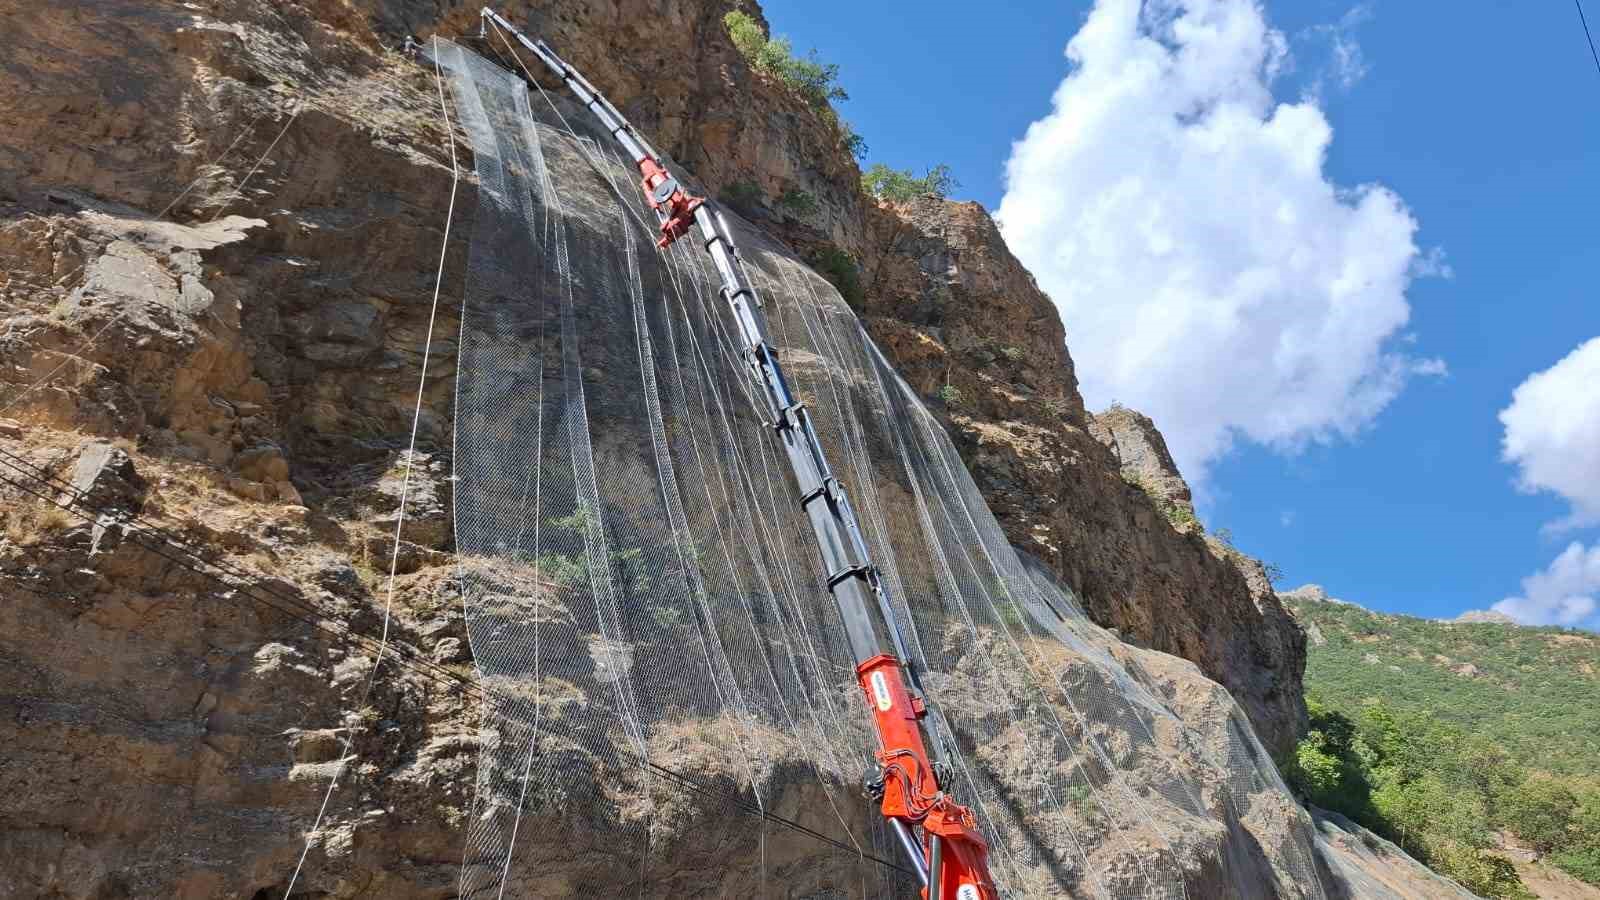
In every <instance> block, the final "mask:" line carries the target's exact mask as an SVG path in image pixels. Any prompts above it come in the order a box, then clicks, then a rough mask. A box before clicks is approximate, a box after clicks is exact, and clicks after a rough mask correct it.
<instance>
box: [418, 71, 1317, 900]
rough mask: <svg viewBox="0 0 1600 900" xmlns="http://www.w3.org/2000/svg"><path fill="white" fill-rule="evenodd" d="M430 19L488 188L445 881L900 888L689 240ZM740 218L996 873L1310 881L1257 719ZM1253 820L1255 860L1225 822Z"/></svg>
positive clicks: (787, 484)
mask: <svg viewBox="0 0 1600 900" xmlns="http://www.w3.org/2000/svg"><path fill="white" fill-rule="evenodd" d="M438 46H439V48H440V49H439V51H438V55H439V58H440V62H441V64H442V65H443V67H444V68H445V69H446V71H447V73H448V77H449V84H450V91H451V97H452V100H453V106H454V109H455V112H456V116H457V118H458V120H459V122H460V123H461V127H462V129H463V130H464V132H465V134H466V137H467V141H468V143H469V144H470V146H471V149H472V151H473V156H474V167H475V171H476V177H477V184H478V194H479V196H478V202H477V206H476V211H475V213H474V214H473V216H474V218H473V227H472V238H471V248H470V261H469V266H468V276H467V282H466V284H465V286H464V288H463V312H462V326H461V328H462V331H461V338H460V351H459V352H460V366H459V377H458V385H457V399H456V413H455V441H456V445H455V468H456V481H457V483H456V489H455V504H456V542H457V549H458V553H459V556H460V564H459V572H460V589H461V592H462V602H463V608H464V610H465V616H466V622H467V628H468V635H469V638H470V641H471V647H472V651H473V656H474V659H475V661H476V665H477V667H478V670H479V673H480V676H481V679H482V682H483V686H484V688H485V690H486V693H487V695H488V698H489V699H488V700H487V701H486V704H485V709H484V711H483V712H484V726H483V730H482V734H481V742H482V746H481V758H480V766H479V773H478V784H477V792H476V798H475V800H474V804H473V808H472V811H471V815H470V818H469V820H468V822H467V823H466V825H465V826H464V828H465V831H466V850H465V856H464V859H463V865H462V869H461V883H460V885H459V892H460V896H462V897H486V896H496V897H499V896H516V897H534V896H549V895H568V894H572V893H579V894H582V895H586V896H645V895H648V896H657V895H661V896H664V895H669V894H679V893H694V894H697V895H716V896H758V895H762V894H764V893H767V892H768V891H769V890H770V891H772V892H774V893H778V892H780V891H779V890H778V889H777V888H776V887H774V886H775V885H780V884H781V885H782V892H785V895H787V896H796V897H808V896H816V897H823V896H829V897H832V896H851V897H855V896H863V897H878V896H882V897H906V896H911V895H912V894H913V893H914V892H915V882H914V881H913V880H912V879H911V878H910V875H909V873H908V872H906V871H905V870H904V868H903V867H904V865H905V863H904V862H903V860H902V859H901V857H900V855H899V850H898V847H897V846H896V844H895V842H894V838H893V837H892V835H891V834H889V833H888V832H887V830H886V829H885V827H884V825H883V824H882V822H881V819H880V818H879V816H878V815H877V813H876V810H875V808H874V804H873V803H872V801H870V800H869V799H868V798H867V797H866V796H865V795H864V793H863V791H862V790H861V788H860V783H861V778H862V775H863V774H864V773H865V772H866V770H867V768H868V766H869V763H870V760H871V757H872V751H873V749H874V738H873V734H872V731H871V728H870V723H869V721H868V719H867V716H866V712H865V706H864V704H863V703H862V702H861V700H860V697H859V696H858V688H857V686H856V680H855V674H854V662H853V659H852V657H851V654H850V650H849V647H848V646H847V644H846V641H845V636H844V629H843V626H842V624H841V622H840V620H839V616H838V613H837V611H836V609H835V607H834V605H833V601H832V599H831V598H830V596H829V595H828V593H827V591H826V589H825V586H824V585H823V583H822V581H823V579H822V567H821V561H820V559H819V557H818V554H817V551H816V549H815V547H814V546H813V544H812V541H811V536H810V530H809V527H808V525H807V524H806V521H805V518H804V515H803V513H802V512H801V510H800V508H799V506H798V504H797V503H796V498H795V490H794V486H793V481H792V479H791V477H790V475H789V469H788V463H787V461H786V459H785V457H784V454H783V452H782V450H781V447H780V445H779V444H778V442H777V440H776V438H775V437H774V434H773V430H772V428H771V426H770V425H769V424H767V423H766V422H764V421H763V416H762V413H761V409H760V405H759V404H758V403H757V398H756V395H755V393H754V387H753V385H752V384H751V383H750V381H749V376H748V374H747V369H746V368H745V366H744V365H743V362H742V360H741V358H740V352H739V349H738V345H737V343H736V342H735V341H734V340H732V335H733V334H734V333H735V332H734V325H733V322H732V320H731V317H730V316H729V314H728V311H727V310H726V308H725V304H724V302H723V301H722V299H721V297H720V296H719V294H718V288H719V283H718V281H717V278H716V276H715V273H714V271H712V269H711V267H710V265H709V261H708V260H707V259H706V258H705V255H704V254H703V253H702V252H701V251H700V248H699V247H698V245H697V242H695V241H692V240H685V241H680V242H678V243H677V244H675V245H674V246H672V247H670V248H668V249H667V250H665V251H657V250H656V248H655V247H654V246H653V244H652V242H651V233H652V232H653V230H654V228H653V222H654V218H653V214H651V213H650V212H649V211H648V209H647V208H646V207H645V206H644V205H643V202H642V198H641V197H640V196H639V195H638V194H639V192H638V190H637V187H636V185H635V183H634V182H635V177H636V176H635V173H634V172H633V170H632V169H631V167H630V166H628V165H627V164H626V163H625V161H623V160H620V159H618V158H617V157H616V156H615V154H614V153H613V152H612V151H611V148H610V145H609V144H608V143H607V142H606V136H605V135H604V134H603V133H597V132H595V131H591V130H590V129H591V128H592V127H593V126H592V124H591V123H590V122H588V121H587V120H585V119H584V118H583V117H582V115H581V111H574V110H571V109H569V110H568V114H567V115H566V116H565V117H563V116H562V114H561V112H560V107H558V106H557V105H555V104H554V103H551V102H548V101H547V100H546V98H544V97H540V96H538V95H534V96H533V97H531V98H530V95H529V92H528V88H527V87H526V86H525V83H524V82H523V81H522V80H521V79H520V78H519V77H516V76H514V75H513V74H511V73H510V72H508V71H507V70H506V69H504V68H502V67H500V66H497V65H495V64H493V63H490V62H488V61H486V60H484V59H482V58H480V57H478V56H477V55H475V54H473V53H472V52H470V51H468V50H466V49H464V48H461V47H459V46H456V45H453V44H448V43H445V42H440V44H439V45H438ZM569 120H570V121H569ZM680 174H682V173H681V172H680ZM731 224H733V225H734V226H735V240H736V241H738V242H739V244H740V246H741V249H742V250H743V256H744V261H745V265H746V268H747V273H748V275H749V277H750V279H751V281H752V282H753V285H754V287H755V288H756V289H757V291H758V292H760V293H761V294H762V296H763V298H764V300H765V310H764V312H765V315H766V317H767V321H768V328H769V331H770V337H771V339H772V341H773V342H774V343H775V344H776V345H777V347H778V348H779V351H780V353H781V356H782V359H783V362H784V366H785V368H786V371H787V373H788V375H789V377H790V379H791V383H792V387H793V388H794V390H795V393H796V394H797V396H798V398H799V399H800V400H802V401H804V402H805V403H806V404H807V405H808V407H809V408H810V409H811V411H812V416H813V420H814V421H815V423H816V425H817V428H818V433H819V438H820V440H821V443H822V445H823V446H824V448H825V450H826V452H827V455H828V458H829V459H830V460H831V462H832V464H833V467H834V470H835V473H836V474H837V475H838V476H839V477H840V478H841V480H842V481H844V483H845V484H846V485H847V487H848V489H849V490H850V492H851V496H852V501H853V503H854V505H855V508H856V512H857V514H858V516H859V517H860V519H861V524H862V530H863V533H864V537H865V538H866V541H867V543H868V545H869V547H870V549H871V552H872V555H873V559H874V562H875V563H876V564H877V566H878V567H879V569H880V570H881V573H882V577H883V580H884V583H885V584H886V586H887V587H888V588H889V590H890V593H891V595H892V597H893V601H892V602H893V607H894V613H895V616H896V618H897V620H898V624H899V627H900V628H901V630H902V632H903V633H904V636H905V638H906V642H907V645H908V652H909V654H910V656H911V657H912V661H913V662H914V664H915V665H916V667H917V668H918V670H919V671H920V672H921V674H922V679H923V682H924V684H925V686H926V688H927V691H928V701H929V705H930V708H931V710H932V713H931V714H932V715H933V716H934V717H935V718H937V719H939V720H942V721H943V722H945V723H947V725H948V727H949V730H950V732H951V733H952V734H953V735H954V738H955V746H954V747H953V748H951V749H952V750H953V753H952V754H951V759H950V762H951V765H952V770H953V776H954V778H953V782H954V783H953V785H952V789H953V791H954V792H955V793H956V794H957V795H958V797H959V798H960V799H961V800H962V801H963V802H966V803H969V804H971V805H972V806H973V807H974V810H975V812H976V813H977V815H978V817H979V819H980V822H981V823H982V827H983V829H984V833H985V835H986V837H987V838H988V840H989V842H990V845H991V865H992V869H993V871H994V874H995V877H996V879H997V881H998V882H999V883H1000V886H1001V888H1002V891H1003V893H1005V894H1006V895H1007V896H1063V895H1065V896H1074V897H1076V896H1084V897H1105V898H1123V897H1128V898H1143V897H1151V898H1170V897H1184V896H1191V895H1192V896H1215V895H1222V894H1225V893H1226V894H1230V895H1239V896H1251V895H1254V894H1257V893H1259V894H1262V895H1272V896H1308V897H1313V896H1321V894H1320V889H1319V888H1318V887H1317V884H1318V881H1317V878H1316V876H1315V870H1314V866H1315V860H1314V857H1313V847H1312V840H1313V834H1314V832H1313V831H1312V829H1311V826H1310V823H1309V821H1308V820H1306V817H1305V816H1304V814H1303V813H1301V812H1300V811H1299V809H1298V807H1295V806H1294V804H1293V802H1292V801H1290V800H1288V795H1287V793H1286V792H1285V791H1283V789H1282V785H1281V783H1278V782H1277V781H1276V777H1277V776H1276V773H1275V771H1274V770H1273V767H1272V764H1271V762H1270V760H1269V759H1268V758H1267V757H1266V755H1265V753H1264V752H1263V751H1262V750H1261V748H1260V746H1259V744H1257V743H1256V742H1255V741H1254V738H1253V736H1252V734H1251V732H1250V731H1249V728H1248V725H1243V727H1242V728H1241V727H1239V725H1238V723H1243V721H1244V720H1243V716H1242V713H1239V712H1238V710H1237V708H1236V707H1231V708H1230V709H1229V711H1228V712H1226V713H1222V714H1221V715H1220V719H1221V720H1222V721H1228V722H1230V723H1235V724H1233V725H1231V726H1230V728H1229V729H1228V733H1227V734H1221V735H1209V736H1208V735H1202V734H1196V733H1195V732H1194V731H1193V730H1191V729H1190V728H1188V727H1187V726H1186V725H1185V723H1184V721H1182V719H1181V718H1180V716H1179V715H1178V714H1177V712H1175V706H1174V704H1173V698H1172V697H1170V696H1168V695H1167V693H1168V691H1167V687H1166V685H1165V684H1164V683H1163V681H1162V679H1161V678H1160V677H1158V676H1156V675H1152V674H1151V673H1149V672H1146V671H1144V670H1143V668H1142V667H1141V664H1140V663H1139V662H1138V660H1136V659H1133V658H1131V657H1130V656H1129V655H1128V651H1127V649H1126V648H1124V647H1123V646H1122V645H1121V644H1120V643H1118V642H1117V641H1115V640H1114V639H1112V638H1110V637H1109V636H1107V635H1106V633H1105V632H1103V631H1101V630H1100V629H1098V628H1096V627H1095V626H1093V625H1092V624H1090V623H1089V622H1088V621H1087V620H1086V619H1085V618H1084V617H1083V615H1082V612H1081V608H1080V606H1079V605H1078V603H1077V601H1076V599H1075V598H1073V597H1072V596H1071V592H1070V591H1068V590H1067V589H1065V588H1064V587H1063V586H1061V585H1059V584H1057V583H1056V582H1055V581H1054V580H1053V579H1052V578H1051V577H1049V575H1048V573H1045V572H1043V571H1042V570H1041V569H1040V568H1039V567H1037V566H1035V565H1031V564H1030V563H1029V562H1027V561H1026V560H1024V559H1022V558H1021V557H1019V555H1018V554H1017V552H1016V551H1015V550H1014V549H1013V548H1012V547H1011V546H1010V545H1009V544H1008V543H1007V541H1006V539H1005V537H1004V535H1003V533H1002V532H1001V529H1000V527H999V525H998V523H997V522H996V521H995V519H994V517H993V515H992V514H991V513H990V512H989V510H988V508H987V507H986V506H985V505H984V503H983V500H982V498H981V496H980V494H979V492H978V490H977V487H976V485H975V484H974V483H973V481H972V479H971V478H970V476H969V475H968V474H967V472H966V471H965V469H964V468H963V467H962V464H961V462H960V459H959V457H958V455H957V453H956V450H955V448H954V446H953V445H952V444H951V442H950V441H949V439H948V438H947V437H946V435H945V433H944V431H943V430H942V428H941V427H940V426H939V424H938V422H937V420H936V419H935V418H934V417H933V416H932V414H931V413H929V411H928V410H927V409H926V408H925V407H924V405H923V404H922V403H921V401H920V400H919V399H918V398H917V397H916V395H915V393H914V392H913V391H912V390H911V389H910V388H909V386H907V385H906V384H905V383H904V382H903V381H902V380H901V379H900V378H899V377H898V376H897V375H896V374H895V372H894V370H893V368H892V367H891V366H890V365H889V364H888V362H887V361H886V360H885V358H884V357H883V355H882V354H881V353H879V352H878V350H877V348H876V347H875V346H874V345H873V344H872V342H871V340H870V339H869V338H868V337H867V336H866V334H865V333H864V332H863V330H862V329H861V326H860V325H859V323H858V322H857V320H856V319H855V317H854V316H853V315H852V314H851V313H850V311H849V309H848V308H847V306H846V305H845V304H844V302H843V301H842V300H841V298H840V297H839V296H838V294H837V292H836V291H834V289H833V288H832V287H831V286H830V285H829V284H828V283H827V282H826V281H824V280H823V279H821V278H820V277H818V276H817V275H815V274H814V273H813V272H811V271H810V270H809V269H807V268H805V267H804V266H802V265H801V264H800V263H798V262H797V261H795V260H794V258H793V257H792V256H791V255H789V254H788V253H787V252H786V251H784V250H782V249H781V248H779V247H778V246H777V245H776V244H774V243H772V242H770V241H768V240H766V239H764V238H763V237H762V236H761V235H760V234H759V233H758V232H756V231H754V230H753V229H750V228H748V227H745V226H743V225H742V223H738V222H731ZM1216 690H1217V696H1216V697H1215V698H1213V699H1214V702H1216V703H1219V704H1232V700H1231V699H1230V698H1228V697H1227V695H1226V692H1224V691H1222V689H1221V688H1217V689H1216ZM1219 748H1220V750H1219ZM1258 834H1259V835H1260V836H1261V837H1262V839H1268V838H1270V840H1271V841H1273V842H1274V843H1275V846H1274V848H1273V852H1272V853H1271V854H1270V857H1271V861H1270V862H1269V863H1265V864H1264V863H1263V860H1262V858H1260V857H1262V856H1263V854H1262V851H1260V850H1259V848H1258V849H1257V850H1256V851H1254V852H1250V851H1248V850H1247V849H1241V848H1247V847H1248V846H1249V845H1250V843H1251V842H1252V841H1256V840H1257V835H1258ZM1246 838H1248V840H1246ZM550 861H557V862H558V863H559V864H555V865H552V864H549V862H550ZM1212 889H1215V891H1214V892H1212Z"/></svg>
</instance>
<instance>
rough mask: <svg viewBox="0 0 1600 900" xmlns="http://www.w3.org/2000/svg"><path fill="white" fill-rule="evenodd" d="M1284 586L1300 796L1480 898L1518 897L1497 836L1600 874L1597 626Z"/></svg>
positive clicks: (1293, 774)
mask: <svg viewBox="0 0 1600 900" xmlns="http://www.w3.org/2000/svg"><path fill="white" fill-rule="evenodd" d="M1283 598H1284V600H1285V602H1286V603H1287V604H1288V605H1289V608H1290V610H1291V611H1292V612H1293V613H1294V615H1295V616H1296V618H1298V619H1299V621H1300V622H1301V624H1302V625H1303V626H1304V627H1305V629H1306V631H1307V634H1308V637H1309V641H1308V643H1309V657H1308V660H1307V664H1306V692H1307V697H1308V700H1309V701H1310V703H1309V705H1310V710H1311V731H1310V732H1309V734H1308V735H1307V737H1306V739H1305V740H1304V741H1302V742H1301V744H1300V746H1299V747H1298V748H1297V751H1296V755H1295V758H1294V759H1293V760H1291V761H1289V764H1288V765H1287V767H1286V768H1287V769H1288V774H1289V775H1290V778H1291V780H1292V781H1293V782H1294V783H1295V784H1296V786H1297V787H1298V788H1299V789H1300V790H1301V791H1302V792H1303V793H1304V794H1305V795H1306V796H1307V798H1308V799H1309V800H1310V801H1311V802H1312V803H1314V804H1316V805H1318V806H1322V807H1326V808H1330V809H1335V810H1338V811H1340V812H1343V813H1345V814H1347V815H1349V816H1351V817H1352V818H1355V819H1356V820H1357V821H1360V822H1361V823H1362V824H1365V825H1367V826H1368V827H1370V828H1372V829H1374V830H1375V831H1378V832H1379V833H1381V834H1384V835H1385V836H1387V837H1390V838H1391V839H1393V840H1395V841H1396V842H1398V843H1399V844H1401V845H1402V846H1403V847H1405V849H1407V850H1408V851H1410V852H1411V853H1413V854H1414V855H1417V856H1419V857H1421V858H1423V859H1425V860H1426V861H1428V862H1429V863H1430V864H1431V865H1433V866H1434V867H1435V868H1436V869H1438V870H1440V871H1442V872H1444V873H1446V874H1448V875H1451V876H1452V877H1455V878H1457V879H1459V880H1461V881H1462V882H1463V883H1465V884H1467V885H1468V886H1469V887H1471V888H1473V889H1474V890H1476V891H1478V892H1479V893H1481V894H1484V895H1486V896H1503V897H1518V896H1531V894H1529V893H1528V892H1527V890H1526V888H1524V887H1523V886H1522V885H1521V884H1520V883H1519V881H1518V879H1517V877H1516V873H1515V871H1514V870H1513V869H1512V867H1511V865H1510V864H1509V863H1508V862H1505V861H1504V859H1503V857H1502V856H1500V855H1497V854H1495V853H1491V852H1486V851H1490V850H1493V849H1495V848H1500V847H1504V846H1520V847H1524V848H1527V849H1528V850H1530V851H1531V852H1532V854H1533V855H1536V856H1539V857H1541V858H1543V859H1544V860H1545V861H1546V862H1548V863H1550V864H1553V865H1555V866H1556V867H1558V868H1560V869H1562V870H1564V871H1565V872H1567V873H1569V874H1571V875H1574V876H1576V877H1578V878H1581V879H1583V880H1585V881H1588V882H1590V883H1592V884H1600V763H1597V760H1600V754H1597V751H1600V635H1595V634H1592V633H1589V632H1583V631H1576V630H1572V629H1560V628H1529V627H1523V626H1518V625H1512V624H1505V623H1498V622H1481V621H1480V622H1441V621H1432V620H1426V619H1417V618H1412V617H1409V616H1391V615H1383V614H1380V613H1374V612H1371V611H1369V610H1366V609H1363V608H1361V607H1360V606H1356V605H1354V604H1349V603H1343V602H1340V601H1337V600H1330V599H1328V598H1327V595H1326V594H1324V593H1323V592H1322V591H1321V590H1320V589H1318V588H1315V587H1308V588H1302V589H1300V590H1297V591H1292V592H1289V593H1286V594H1284V595H1283Z"/></svg>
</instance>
